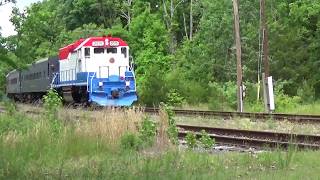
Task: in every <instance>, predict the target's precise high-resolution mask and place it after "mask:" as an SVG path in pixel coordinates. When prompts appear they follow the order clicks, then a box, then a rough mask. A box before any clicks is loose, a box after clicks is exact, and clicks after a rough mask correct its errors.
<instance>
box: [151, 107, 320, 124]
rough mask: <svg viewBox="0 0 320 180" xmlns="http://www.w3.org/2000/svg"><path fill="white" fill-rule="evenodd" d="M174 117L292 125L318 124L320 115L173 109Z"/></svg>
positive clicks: (152, 109)
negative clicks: (273, 122)
mask: <svg viewBox="0 0 320 180" xmlns="http://www.w3.org/2000/svg"><path fill="white" fill-rule="evenodd" d="M145 112H147V113H158V112H159V108H145ZM173 112H174V113H175V114H176V115H183V116H205V117H222V118H224V119H232V118H235V117H239V118H250V119H254V120H268V119H274V120H279V121H289V122H293V123H320V115H298V114H281V113H273V114H269V113H249V112H220V111H203V110H182V109H173Z"/></svg>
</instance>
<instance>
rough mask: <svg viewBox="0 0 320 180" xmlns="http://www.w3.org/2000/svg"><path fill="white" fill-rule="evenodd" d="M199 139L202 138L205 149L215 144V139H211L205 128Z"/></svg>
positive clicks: (201, 141)
mask: <svg viewBox="0 0 320 180" xmlns="http://www.w3.org/2000/svg"><path fill="white" fill-rule="evenodd" d="M199 140H200V143H201V146H202V147H204V148H205V149H209V148H211V147H212V146H213V145H214V144H215V140H214V139H211V137H210V136H209V134H208V133H207V132H206V131H205V130H202V131H201V138H200V139H199Z"/></svg>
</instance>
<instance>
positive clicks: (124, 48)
mask: <svg viewBox="0 0 320 180" xmlns="http://www.w3.org/2000/svg"><path fill="white" fill-rule="evenodd" d="M121 54H123V55H124V58H127V48H126V47H122V48H121Z"/></svg>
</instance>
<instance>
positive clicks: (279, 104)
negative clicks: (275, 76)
mask: <svg viewBox="0 0 320 180" xmlns="http://www.w3.org/2000/svg"><path fill="white" fill-rule="evenodd" d="M283 84H284V83H281V82H278V83H277V86H276V87H275V90H274V94H275V106H276V110H275V111H277V112H285V111H287V110H288V109H293V108H295V107H297V105H299V104H300V103H301V98H300V97H299V96H292V97H291V96H289V95H287V94H285V93H284V91H283Z"/></svg>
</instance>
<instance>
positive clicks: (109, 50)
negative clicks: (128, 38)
mask: <svg viewBox="0 0 320 180" xmlns="http://www.w3.org/2000/svg"><path fill="white" fill-rule="evenodd" d="M107 53H112V54H117V48H107Z"/></svg>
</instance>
